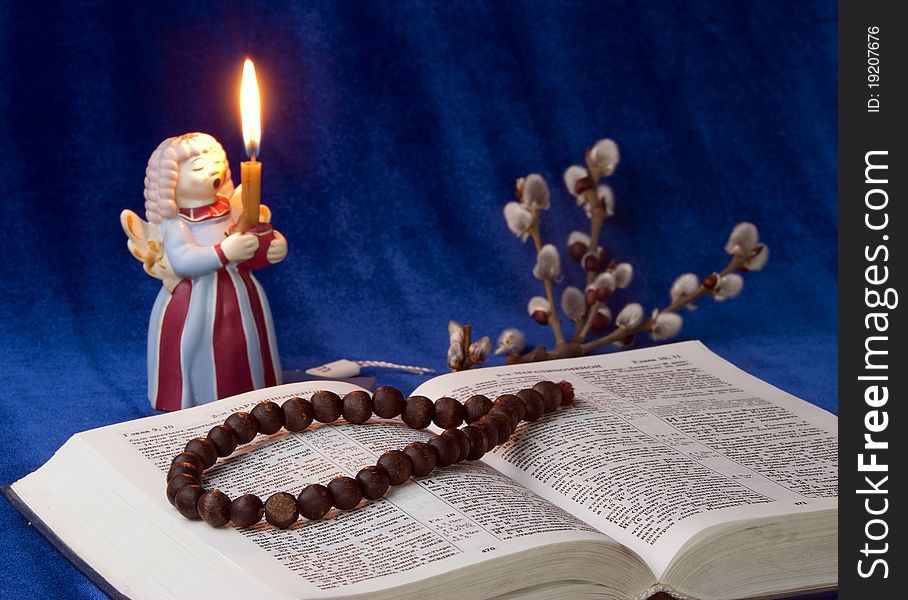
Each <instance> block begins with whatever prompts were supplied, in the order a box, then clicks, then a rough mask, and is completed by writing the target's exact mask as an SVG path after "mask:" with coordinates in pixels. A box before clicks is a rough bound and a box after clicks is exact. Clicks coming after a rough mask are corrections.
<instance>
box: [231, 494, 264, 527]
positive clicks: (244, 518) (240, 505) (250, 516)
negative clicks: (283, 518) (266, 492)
mask: <svg viewBox="0 0 908 600" xmlns="http://www.w3.org/2000/svg"><path fill="white" fill-rule="evenodd" d="M264 514H265V505H264V504H262V499H261V498H259V497H258V496H256V495H255V494H243V495H242V496H240V497H239V498H237V499H236V500H234V501H233V502H231V503H230V520H231V521H232V522H233V524H234V525H236V526H237V527H249V526H251V525H255V524H256V523H258V522H259V521H261V520H262V515H264Z"/></svg>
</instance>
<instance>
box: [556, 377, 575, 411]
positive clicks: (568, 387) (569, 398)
mask: <svg viewBox="0 0 908 600" xmlns="http://www.w3.org/2000/svg"><path fill="white" fill-rule="evenodd" d="M558 387H560V388H561V406H573V405H574V384H573V383H571V382H570V381H559V382H558Z"/></svg>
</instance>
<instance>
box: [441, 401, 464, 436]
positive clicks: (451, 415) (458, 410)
mask: <svg viewBox="0 0 908 600" xmlns="http://www.w3.org/2000/svg"><path fill="white" fill-rule="evenodd" d="M465 414H466V411H464V408H463V404H461V403H460V402H458V401H457V400H455V399H454V398H447V397H445V398H439V399H438V400H436V401H435V416H434V417H433V419H434V420H435V424H436V425H438V426H439V427H441V428H442V429H450V428H451V427H460V424H461V423H463V417H464V415H465Z"/></svg>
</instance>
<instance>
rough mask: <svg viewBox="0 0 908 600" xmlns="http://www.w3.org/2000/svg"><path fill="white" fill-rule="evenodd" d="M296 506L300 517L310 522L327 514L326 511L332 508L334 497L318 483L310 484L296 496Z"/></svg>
mask: <svg viewBox="0 0 908 600" xmlns="http://www.w3.org/2000/svg"><path fill="white" fill-rule="evenodd" d="M296 505H297V507H298V508H299V511H300V514H301V515H303V516H304V517H306V518H307V519H309V520H310V521H314V520H316V519H321V518H322V517H324V516H325V515H326V514H328V511H329V510H331V507H332V506H334V497H333V496H332V495H331V492H330V491H329V490H328V488H326V487H325V486H323V485H321V484H319V483H310V484H309V485H307V486H306V487H304V488H303V491H302V492H300V495H299V496H297V498H296Z"/></svg>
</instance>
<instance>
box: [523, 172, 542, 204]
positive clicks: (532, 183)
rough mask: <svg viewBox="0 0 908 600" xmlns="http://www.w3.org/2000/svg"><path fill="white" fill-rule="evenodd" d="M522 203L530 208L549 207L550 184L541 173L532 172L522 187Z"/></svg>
mask: <svg viewBox="0 0 908 600" xmlns="http://www.w3.org/2000/svg"><path fill="white" fill-rule="evenodd" d="M520 195H521V198H522V202H521V203H522V204H523V205H524V206H525V207H526V208H528V209H530V210H548V209H549V186H548V185H547V184H546V183H545V179H543V178H542V175H540V174H539V173H531V174H529V175H527V176H526V178H525V179H524V180H523V185H522V186H521V188H520Z"/></svg>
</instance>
